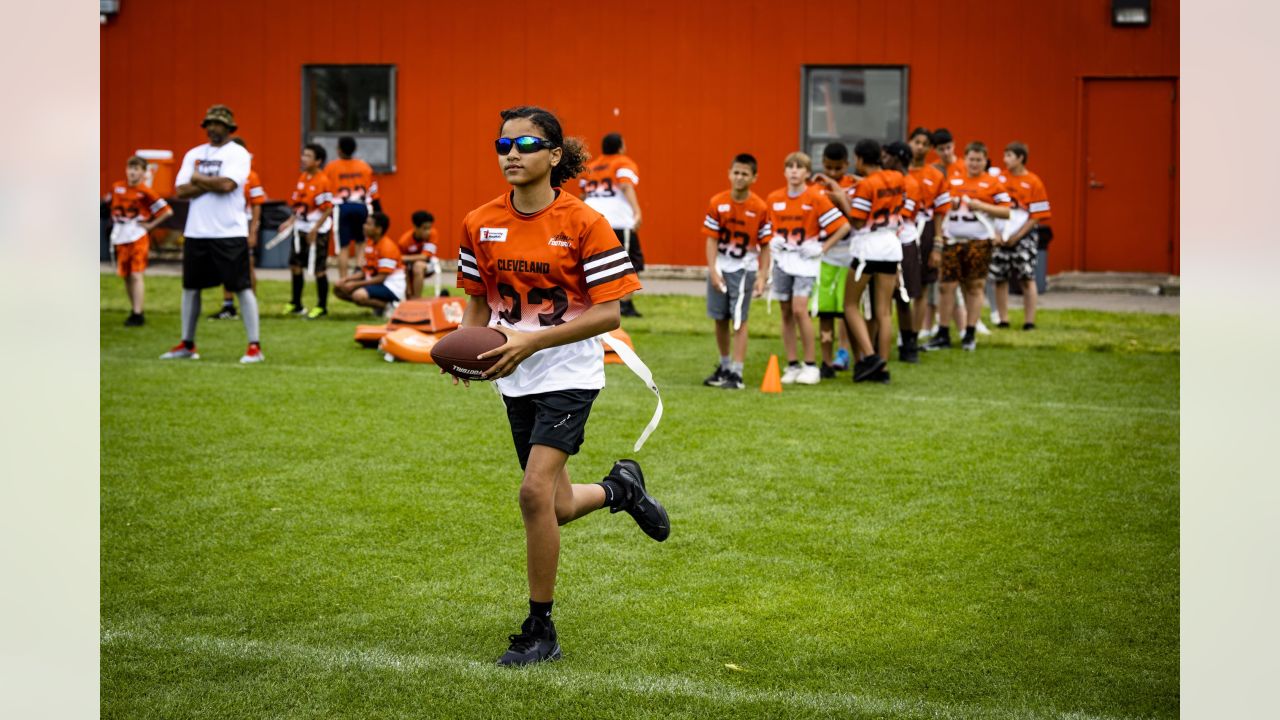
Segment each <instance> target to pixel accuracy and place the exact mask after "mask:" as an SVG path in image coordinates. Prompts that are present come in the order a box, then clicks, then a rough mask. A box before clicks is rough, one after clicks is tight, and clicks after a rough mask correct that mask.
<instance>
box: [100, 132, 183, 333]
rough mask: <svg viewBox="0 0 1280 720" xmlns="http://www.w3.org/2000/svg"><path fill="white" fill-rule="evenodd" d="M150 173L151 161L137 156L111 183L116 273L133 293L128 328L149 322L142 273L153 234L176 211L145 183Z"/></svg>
mask: <svg viewBox="0 0 1280 720" xmlns="http://www.w3.org/2000/svg"><path fill="white" fill-rule="evenodd" d="M146 174H147V161H146V160H143V159H142V158H140V157H137V156H136V155H135V156H134V157H131V158H129V160H128V161H127V162H125V166H124V177H125V179H124V180H121V181H117V182H116V183H114V184H112V186H111V249H112V252H113V253H114V254H115V259H116V273H117V274H119V275H120V277H122V278H124V290H125V293H127V294H128V296H129V310H130V312H129V317H127V318H125V321H124V324H125V325H126V326H127V327H137V326H139V325H144V324H146V322H147V319H146V317H144V316H143V314H142V309H143V308H142V305H143V301H144V300H145V299H146V288H145V286H144V284H143V280H142V274H143V273H144V272H146V269H147V253H148V252H149V251H150V249H151V235H150V233H151V231H152V230H154V229H155V228H156V226H157V225H159V224H160V223H162V222H164V221H165V220H166V219H168V217H169V216H170V215H172V214H173V208H171V207H169V203H167V202H165V201H164V198H161V197H160V196H158V195H156V194H155V193H154V192H151V188H150V187H149V186H148V185H145V184H143V182H142V179H143V177H144V176H145V175H146Z"/></svg>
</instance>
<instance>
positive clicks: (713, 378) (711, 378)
mask: <svg viewBox="0 0 1280 720" xmlns="http://www.w3.org/2000/svg"><path fill="white" fill-rule="evenodd" d="M728 379H729V371H728V370H726V369H725V368H722V367H720V366H719V365H717V366H716V371H715V372H713V373H711V374H710V375H708V376H707V379H706V380H703V381H702V384H703V385H706V386H707V387H724V381H725V380H728Z"/></svg>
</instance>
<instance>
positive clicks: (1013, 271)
mask: <svg viewBox="0 0 1280 720" xmlns="http://www.w3.org/2000/svg"><path fill="white" fill-rule="evenodd" d="M1004 166H1005V167H1006V168H1007V170H1006V172H1005V173H1004V175H1002V176H1001V178H1000V181H1001V182H1003V183H1004V186H1005V189H1006V190H1008V191H1009V196H1010V197H1011V198H1012V199H1013V202H1014V204H1015V206H1016V207H1017V208H1018V209H1020V210H1022V211H1023V212H1025V213H1027V214H1028V215H1029V216H1030V217H1029V218H1028V219H1027V221H1026V222H1025V223H1023V225H1022V227H1020V228H1018V230H1016V231H1015V232H1014V234H1013V235H1012V236H1010V237H1009V239H1008V240H1004V239H1003V238H998V239H997V241H996V247H995V249H994V250H993V251H992V253H991V272H990V275H991V279H992V280H994V281H995V283H996V309H997V311H998V312H999V313H1000V325H999V327H1002V328H1007V327H1009V281H1010V279H1012V278H1013V277H1015V276H1016V277H1017V278H1018V282H1019V284H1020V285H1021V286H1022V308H1023V316H1024V317H1023V323H1022V329H1023V330H1032V329H1034V328H1035V326H1036V255H1037V254H1038V253H1039V252H1040V233H1041V232H1042V231H1043V230H1044V228H1046V227H1047V226H1046V225H1045V223H1047V222H1048V221H1049V218H1050V217H1052V215H1051V214H1050V212H1049V194H1048V192H1046V191H1045V189H1044V183H1043V182H1042V181H1041V180H1040V176H1038V175H1036V174H1035V173H1033V172H1031V171H1030V170H1028V169H1027V146H1026V145H1025V144H1024V143H1020V142H1011V143H1009V145H1008V146H1007V147H1006V148H1005V149H1004Z"/></svg>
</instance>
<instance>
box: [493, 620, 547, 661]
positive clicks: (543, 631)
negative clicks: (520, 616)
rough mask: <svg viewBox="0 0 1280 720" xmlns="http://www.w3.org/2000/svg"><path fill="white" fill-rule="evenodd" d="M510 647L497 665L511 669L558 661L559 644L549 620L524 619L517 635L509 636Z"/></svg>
mask: <svg viewBox="0 0 1280 720" xmlns="http://www.w3.org/2000/svg"><path fill="white" fill-rule="evenodd" d="M507 639H508V640H510V641H511V647H510V648H507V651H506V652H505V653H503V654H502V657H500V658H498V665H501V666H502V667H512V666H516V665H532V664H533V663H540V662H548V661H551V660H559V659H560V642H559V640H558V639H557V638H556V626H555V623H553V622H551V619H550V618H547V619H545V620H544V619H542V618H535V617H529V618H525V621H524V624H522V625H521V626H520V634H519V635H509V636H508V638H507Z"/></svg>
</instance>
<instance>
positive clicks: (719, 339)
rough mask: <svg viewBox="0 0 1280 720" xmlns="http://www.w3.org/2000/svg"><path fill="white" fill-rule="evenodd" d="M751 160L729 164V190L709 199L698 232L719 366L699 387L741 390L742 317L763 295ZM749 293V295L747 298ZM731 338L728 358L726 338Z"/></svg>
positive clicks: (763, 213) (762, 220)
mask: <svg viewBox="0 0 1280 720" xmlns="http://www.w3.org/2000/svg"><path fill="white" fill-rule="evenodd" d="M757 167H758V166H757V164H756V159H755V157H753V156H751V155H749V154H747V153H740V154H739V155H737V156H736V157H734V158H733V163H732V164H731V165H730V166H729V184H730V189H729V190H725V191H723V192H720V193H716V194H715V195H713V196H711V202H710V203H709V204H708V206H707V215H706V217H705V218H703V221H702V234H703V235H705V236H706V238H707V317H709V318H711V319H712V320H714V321H715V323H716V347H717V348H718V349H719V350H720V363H719V365H717V366H716V369H715V372H713V373H711V375H710V376H708V377H707V379H706V380H703V381H702V384H703V385H706V386H708V387H718V388H724V389H726V390H741V389H742V388H743V387H744V383H743V381H742V369H743V366H744V364H745V362H746V358H747V315H748V314H749V312H750V310H751V298H752V297H760V296H761V295H763V294H764V286H765V274H764V273H762V272H757V271H758V270H759V269H761V268H764V269H765V270H766V271H767V270H768V268H769V254H770V250H769V244H768V242H766V241H767V240H768V239H769V238H770V237H772V235H773V230H772V228H770V226H769V206H768V205H766V204H765V202H764V199H763V198H761V197H760V196H759V195H756V194H755V193H753V192H751V190H750V188H751V186H752V185H754V184H755V182H756V175H757ZM747 293H751V297H747ZM730 333H732V335H733V356H732V359H731V358H730V356H729V337H730Z"/></svg>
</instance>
